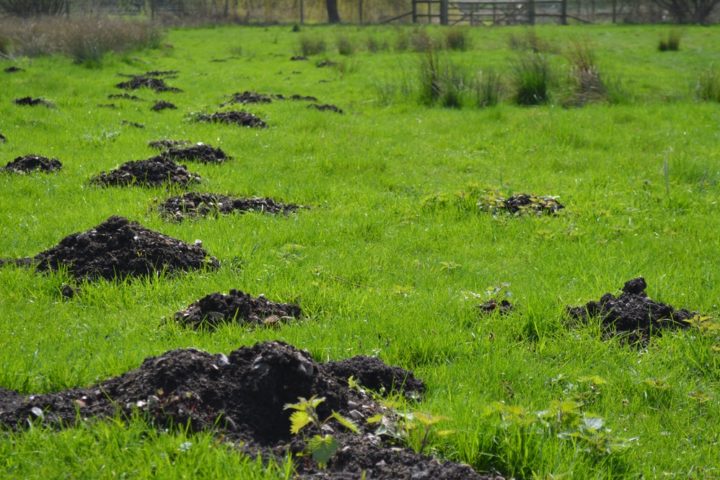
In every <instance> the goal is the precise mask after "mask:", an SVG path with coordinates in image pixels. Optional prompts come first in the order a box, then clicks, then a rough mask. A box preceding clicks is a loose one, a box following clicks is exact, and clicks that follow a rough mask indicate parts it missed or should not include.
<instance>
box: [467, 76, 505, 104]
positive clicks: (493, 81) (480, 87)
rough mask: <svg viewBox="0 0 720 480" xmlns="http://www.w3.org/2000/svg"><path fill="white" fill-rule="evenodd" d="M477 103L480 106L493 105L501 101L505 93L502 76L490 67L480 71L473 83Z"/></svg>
mask: <svg viewBox="0 0 720 480" xmlns="http://www.w3.org/2000/svg"><path fill="white" fill-rule="evenodd" d="M473 91H474V94H475V105H477V106H478V107H480V108H485V107H492V106H495V105H497V104H498V103H500V99H501V98H502V93H503V82H502V76H501V75H500V74H499V73H498V72H496V71H494V70H492V69H490V70H486V71H480V72H478V75H477V77H476V78H475V82H474V83H473Z"/></svg>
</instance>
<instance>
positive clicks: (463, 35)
mask: <svg viewBox="0 0 720 480" xmlns="http://www.w3.org/2000/svg"><path fill="white" fill-rule="evenodd" d="M445 47H446V48H447V49H448V50H458V51H461V52H464V51H465V50H468V49H469V48H470V35H468V31H467V30H465V29H460V28H451V29H450V30H447V31H445Z"/></svg>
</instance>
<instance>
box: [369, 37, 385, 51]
mask: <svg viewBox="0 0 720 480" xmlns="http://www.w3.org/2000/svg"><path fill="white" fill-rule="evenodd" d="M365 46H366V48H367V51H368V52H371V53H377V52H379V51H381V50H387V49H388V42H387V40H382V41H380V40H378V39H377V38H376V37H374V36H373V35H368V37H367V38H366V39H365Z"/></svg>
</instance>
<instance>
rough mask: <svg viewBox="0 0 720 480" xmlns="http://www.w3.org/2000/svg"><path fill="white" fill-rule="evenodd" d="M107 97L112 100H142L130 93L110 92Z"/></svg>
mask: <svg viewBox="0 0 720 480" xmlns="http://www.w3.org/2000/svg"><path fill="white" fill-rule="evenodd" d="M108 99H110V100H114V99H123V100H133V101H136V102H138V101H142V98H140V97H138V96H136V95H130V94H129V93H111V94H110V95H108Z"/></svg>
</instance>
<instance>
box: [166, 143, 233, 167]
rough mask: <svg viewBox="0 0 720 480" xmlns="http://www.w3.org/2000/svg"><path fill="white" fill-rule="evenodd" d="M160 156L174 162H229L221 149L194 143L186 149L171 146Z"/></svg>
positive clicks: (228, 157)
mask: <svg viewBox="0 0 720 480" xmlns="http://www.w3.org/2000/svg"><path fill="white" fill-rule="evenodd" d="M160 156H161V157H163V158H166V159H168V160H173V161H176V162H200V163H223V162H225V161H226V160H230V156H228V155H227V154H226V153H225V152H223V151H222V150H221V149H219V148H215V147H211V146H210V145H205V144H204V143H196V144H195V145H191V146H188V147H185V146H171V147H169V148H168V149H167V150H166V151H165V152H163V153H162V154H161V155H160Z"/></svg>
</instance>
